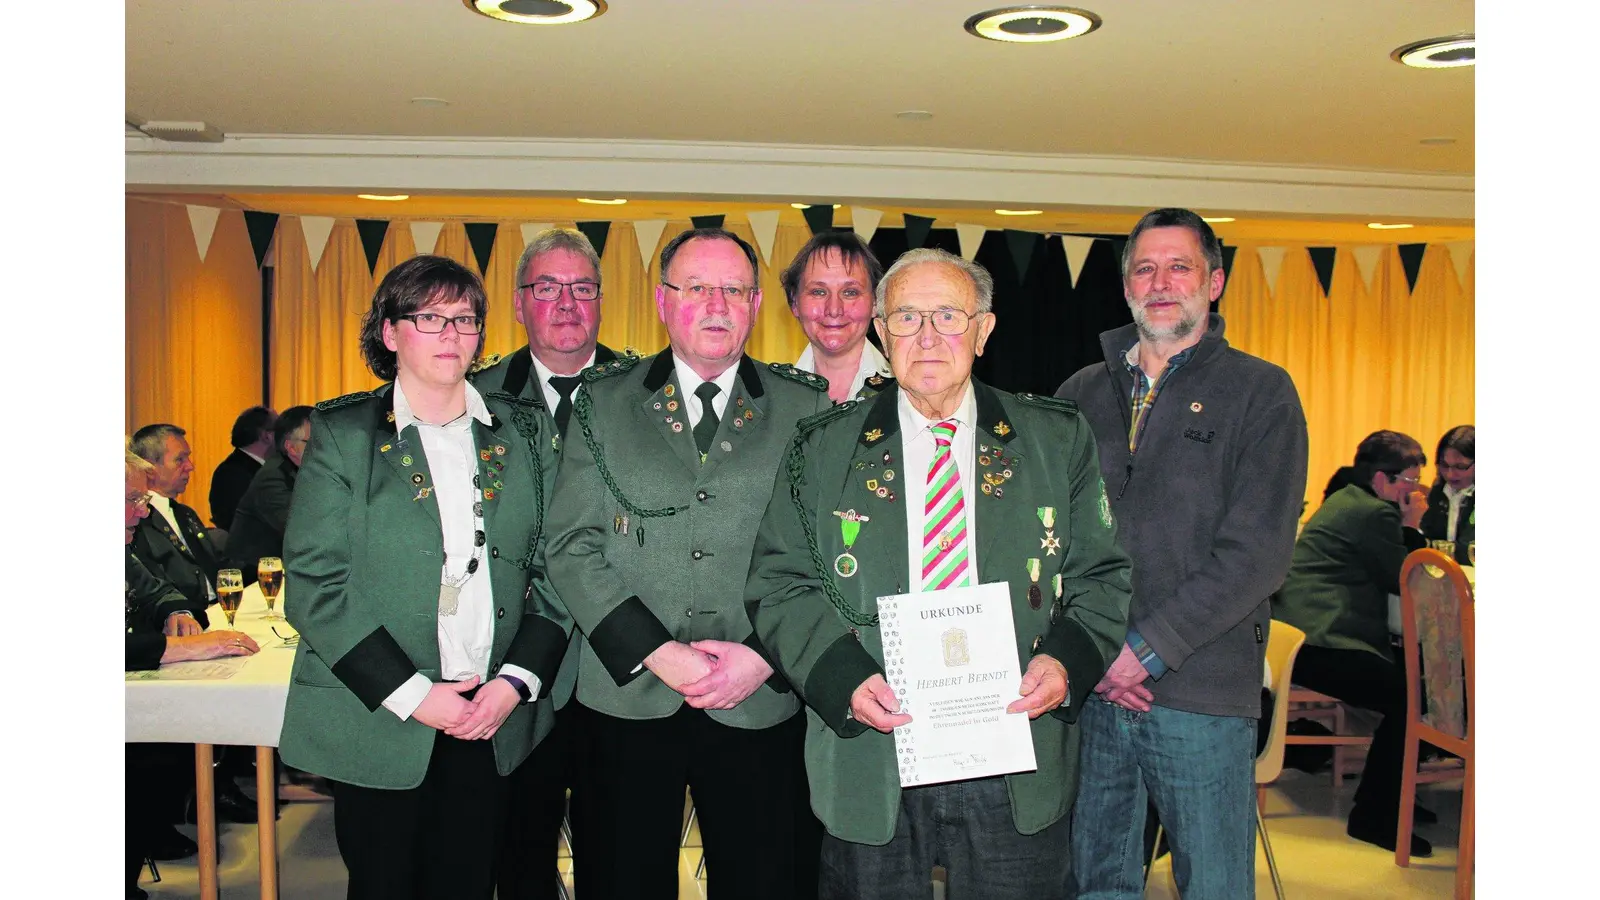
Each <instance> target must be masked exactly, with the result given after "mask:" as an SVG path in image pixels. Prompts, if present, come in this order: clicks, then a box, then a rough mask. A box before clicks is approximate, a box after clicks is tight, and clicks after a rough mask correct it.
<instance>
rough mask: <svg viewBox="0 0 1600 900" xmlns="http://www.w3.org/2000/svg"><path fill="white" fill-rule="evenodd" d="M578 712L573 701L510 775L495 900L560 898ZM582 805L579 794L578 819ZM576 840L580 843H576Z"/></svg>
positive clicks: (575, 802) (576, 800)
mask: <svg viewBox="0 0 1600 900" xmlns="http://www.w3.org/2000/svg"><path fill="white" fill-rule="evenodd" d="M576 708H577V704H576V703H572V702H569V703H568V704H567V705H566V707H565V708H563V709H561V710H559V711H558V712H557V713H556V724H555V728H553V729H552V730H551V731H550V733H549V734H547V735H545V738H544V740H542V741H540V742H539V746H537V747H534V748H533V752H532V753H530V754H529V755H528V758H527V759H526V760H524V761H523V763H522V765H520V766H518V767H517V770H516V771H515V772H512V773H511V783H510V789H511V800H510V809H509V810H508V811H507V813H506V826H505V834H504V836H503V838H502V840H501V844H500V846H501V852H500V866H499V874H498V877H497V878H496V881H495V897H496V900H555V898H556V897H558V896H560V895H559V894H558V893H557V891H556V879H557V878H558V877H559V874H558V870H557V869H556V857H557V856H558V855H559V854H558V851H559V849H560V841H561V818H562V816H563V815H564V814H565V812H566V806H567V788H568V787H569V786H570V785H572V783H573V778H574V772H575V766H576V765H577V764H578V759H577V756H576V754H575V753H574V752H573V749H574V741H573V735H572V732H573V729H574V728H575V727H576V726H575V724H574V722H573V711H574V710H575V709H576ZM580 802H581V797H580V796H579V795H578V793H577V792H574V795H573V798H572V807H573V817H574V818H576V817H577V816H578V814H579V812H580V810H581V805H580ZM573 840H574V842H576V840H577V838H573Z"/></svg>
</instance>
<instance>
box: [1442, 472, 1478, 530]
mask: <svg viewBox="0 0 1600 900" xmlns="http://www.w3.org/2000/svg"><path fill="white" fill-rule="evenodd" d="M1476 488H1477V485H1476V484H1469V485H1467V486H1466V487H1464V488H1462V489H1461V490H1460V491H1457V490H1456V489H1454V488H1452V487H1451V486H1450V485H1448V484H1446V485H1445V486H1444V499H1446V500H1448V501H1449V502H1450V518H1449V520H1448V521H1447V522H1446V523H1445V528H1444V535H1445V540H1450V541H1453V540H1455V539H1456V519H1457V518H1459V517H1460V515H1461V499H1462V498H1463V497H1470V496H1472V492H1473V490H1474V489H1476Z"/></svg>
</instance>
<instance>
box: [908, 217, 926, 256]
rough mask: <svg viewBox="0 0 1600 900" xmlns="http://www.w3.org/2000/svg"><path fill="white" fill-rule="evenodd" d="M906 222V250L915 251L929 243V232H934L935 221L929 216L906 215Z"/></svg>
mask: <svg viewBox="0 0 1600 900" xmlns="http://www.w3.org/2000/svg"><path fill="white" fill-rule="evenodd" d="M905 220H906V249H907V250H915V249H917V248H918V247H921V246H922V245H923V244H926V243H927V242H928V232H930V231H932V230H933V219H932V218H931V217H929V216H914V215H912V214H911V213H905Z"/></svg>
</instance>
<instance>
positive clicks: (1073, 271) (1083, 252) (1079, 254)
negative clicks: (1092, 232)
mask: <svg viewBox="0 0 1600 900" xmlns="http://www.w3.org/2000/svg"><path fill="white" fill-rule="evenodd" d="M1093 248H1094V238H1086V237H1078V236H1077V235H1074V234H1063V235H1062V236H1061V249H1062V250H1063V251H1065V252H1066V255H1067V277H1068V278H1069V279H1071V282H1072V286H1073V287H1077V286H1078V275H1079V274H1080V273H1082V272H1083V262H1084V260H1086V259H1088V258H1089V251H1090V250H1091V249H1093Z"/></svg>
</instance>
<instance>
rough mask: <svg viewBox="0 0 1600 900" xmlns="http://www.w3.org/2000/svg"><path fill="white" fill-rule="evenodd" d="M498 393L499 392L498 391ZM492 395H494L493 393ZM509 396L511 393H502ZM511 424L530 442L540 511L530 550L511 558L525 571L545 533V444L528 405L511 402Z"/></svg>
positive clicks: (529, 545)
mask: <svg viewBox="0 0 1600 900" xmlns="http://www.w3.org/2000/svg"><path fill="white" fill-rule="evenodd" d="M496 393H498V392H496ZM490 396H494V394H491V395H490ZM500 396H501V397H509V396H510V395H509V394H500ZM511 424H512V426H513V427H515V428H516V429H517V433H518V434H520V435H522V438H523V440H525V441H527V442H528V450H529V451H530V452H531V455H532V456H533V508H534V509H536V510H538V511H539V524H537V525H535V526H534V528H533V536H532V537H530V538H528V552H526V553H524V554H522V558H521V559H513V560H511V564H512V565H513V566H516V567H517V568H519V569H522V570H523V571H527V570H528V569H530V568H532V567H533V557H534V555H535V554H536V553H537V552H538V549H539V536H540V535H542V534H544V512H545V509H544V465H543V464H542V463H540V462H539V453H540V450H541V448H542V447H543V444H542V443H541V442H540V441H539V423H538V420H536V419H535V418H534V416H533V413H530V412H529V411H528V410H527V408H526V407H524V406H522V405H521V404H511Z"/></svg>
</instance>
